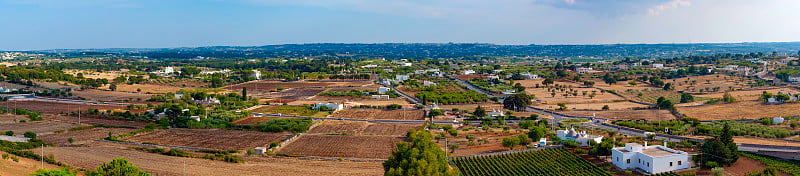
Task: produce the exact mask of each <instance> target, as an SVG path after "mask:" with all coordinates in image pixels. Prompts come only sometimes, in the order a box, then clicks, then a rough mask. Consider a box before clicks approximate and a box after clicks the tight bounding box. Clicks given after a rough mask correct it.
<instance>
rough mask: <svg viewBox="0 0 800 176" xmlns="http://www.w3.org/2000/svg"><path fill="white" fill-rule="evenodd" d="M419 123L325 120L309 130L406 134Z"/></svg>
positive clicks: (318, 132)
mask: <svg viewBox="0 0 800 176" xmlns="http://www.w3.org/2000/svg"><path fill="white" fill-rule="evenodd" d="M418 127H420V125H417V124H394V123H367V122H351V121H336V120H331V121H325V122H322V123H321V124H319V125H317V126H316V127H314V128H312V129H311V130H309V131H308V134H345V135H370V136H404V135H406V132H408V130H411V129H414V128H418Z"/></svg>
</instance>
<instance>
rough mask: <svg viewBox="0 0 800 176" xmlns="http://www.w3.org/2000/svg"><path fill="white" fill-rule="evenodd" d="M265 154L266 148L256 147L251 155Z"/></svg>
mask: <svg viewBox="0 0 800 176" xmlns="http://www.w3.org/2000/svg"><path fill="white" fill-rule="evenodd" d="M266 153H267V148H266V147H256V148H255V149H253V154H256V155H263V154H266Z"/></svg>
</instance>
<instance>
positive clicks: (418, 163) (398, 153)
mask: <svg viewBox="0 0 800 176" xmlns="http://www.w3.org/2000/svg"><path fill="white" fill-rule="evenodd" d="M406 136H407V137H408V139H409V140H410V141H411V143H408V142H400V143H397V150H395V151H394V152H392V155H390V156H389V159H387V160H386V161H385V162H383V170H384V175H387V176H405V175H420V176H421V175H438V176H446V175H449V176H456V175H458V170H456V169H453V168H450V165H449V164H448V159H447V152H445V151H443V150H442V149H441V148H439V145H437V144H436V143H433V141H432V140H433V137H432V135H431V133H430V132H428V131H424V130H419V131H417V130H410V131H408V133H407V135H406Z"/></svg>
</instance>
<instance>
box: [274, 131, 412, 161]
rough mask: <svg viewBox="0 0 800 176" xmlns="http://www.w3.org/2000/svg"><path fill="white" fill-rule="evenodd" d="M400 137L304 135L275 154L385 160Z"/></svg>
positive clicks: (401, 139)
mask: <svg viewBox="0 0 800 176" xmlns="http://www.w3.org/2000/svg"><path fill="white" fill-rule="evenodd" d="M400 141H403V138H402V137H387V136H344V135H315V134H305V135H301V136H300V138H298V139H295V140H294V141H293V142H291V143H289V144H288V145H286V146H284V147H281V148H280V150H278V151H277V153H284V154H288V155H299V156H321V157H341V158H376V159H386V158H388V157H389V155H390V154H391V153H392V151H394V149H395V148H397V146H396V145H395V144H396V143H397V142H400Z"/></svg>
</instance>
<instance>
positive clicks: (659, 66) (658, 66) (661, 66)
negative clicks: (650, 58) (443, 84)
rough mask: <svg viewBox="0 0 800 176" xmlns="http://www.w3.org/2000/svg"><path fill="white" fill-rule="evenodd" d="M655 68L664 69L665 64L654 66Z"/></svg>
mask: <svg viewBox="0 0 800 176" xmlns="http://www.w3.org/2000/svg"><path fill="white" fill-rule="evenodd" d="M653 68H664V64H653Z"/></svg>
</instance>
